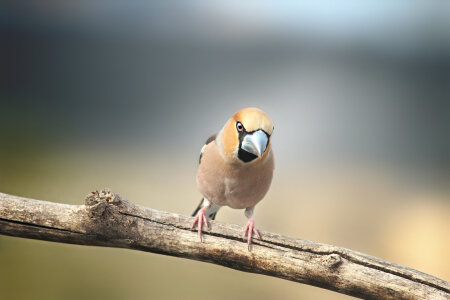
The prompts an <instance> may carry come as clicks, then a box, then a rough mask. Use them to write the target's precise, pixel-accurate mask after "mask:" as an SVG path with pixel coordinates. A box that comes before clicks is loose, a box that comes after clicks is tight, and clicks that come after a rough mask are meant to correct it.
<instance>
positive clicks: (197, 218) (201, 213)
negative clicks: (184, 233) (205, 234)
mask: <svg viewBox="0 0 450 300" xmlns="http://www.w3.org/2000/svg"><path fill="white" fill-rule="evenodd" d="M209 207H210V205H206V206H204V207H202V208H201V209H200V210H199V211H198V213H197V215H196V216H195V219H194V222H193V223H192V229H194V228H195V224H196V223H197V222H198V237H199V238H200V242H203V238H202V229H203V222H204V223H205V224H206V226H208V220H207V218H206V214H205V211H206V210H207V209H208V208H209Z"/></svg>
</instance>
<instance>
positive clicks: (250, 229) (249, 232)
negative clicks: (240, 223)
mask: <svg viewBox="0 0 450 300" xmlns="http://www.w3.org/2000/svg"><path fill="white" fill-rule="evenodd" d="M245 215H246V216H247V217H248V222H247V225H245V228H244V238H245V237H247V244H248V251H251V250H252V237H253V234H254V235H255V236H256V237H257V238H258V239H261V236H260V235H259V232H258V230H257V229H256V227H255V220H253V217H252V215H253V209H246V210H245Z"/></svg>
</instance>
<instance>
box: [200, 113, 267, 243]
mask: <svg viewBox="0 0 450 300" xmlns="http://www.w3.org/2000/svg"><path fill="white" fill-rule="evenodd" d="M273 129H274V127H273V122H272V120H271V119H270V117H269V116H268V115H267V114H266V113H265V112H263V111H262V110H260V109H257V108H244V109H241V110H239V111H238V112H236V113H235V114H234V115H233V116H232V117H231V118H230V119H229V120H228V121H227V123H226V124H225V126H224V127H223V128H222V129H221V130H220V131H219V133H218V134H215V135H212V136H211V137H209V138H208V140H207V141H206V143H205V145H204V146H203V148H202V150H201V153H200V161H199V166H198V169H197V187H198V189H199V190H200V192H201V193H202V195H203V199H202V200H201V201H200V204H199V205H198V207H197V209H196V210H195V211H194V213H193V214H192V216H195V219H194V222H193V224H192V228H195V225H196V224H197V226H198V235H199V237H200V240H201V241H202V229H203V225H206V226H208V219H212V220H214V218H215V217H216V213H217V211H218V210H219V209H220V207H222V206H224V205H227V206H229V207H231V208H235V209H245V216H246V217H247V218H248V222H247V225H246V226H245V229H244V238H245V237H247V242H248V248H249V250H251V244H252V236H253V234H255V236H256V237H258V238H259V239H261V237H260V235H259V233H258V231H257V230H256V228H255V222H254V220H253V210H254V208H255V205H256V204H257V203H258V202H259V201H261V199H262V198H263V197H264V196H265V194H266V193H267V191H268V190H269V187H270V183H271V182H272V174H273V169H274V159H273V153H272V149H271V146H270V137H271V135H272V132H273Z"/></svg>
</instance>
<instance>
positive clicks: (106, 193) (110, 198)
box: [85, 189, 126, 221]
mask: <svg viewBox="0 0 450 300" xmlns="http://www.w3.org/2000/svg"><path fill="white" fill-rule="evenodd" d="M125 202H126V200H125V199H122V198H121V197H120V195H119V194H116V193H114V192H113V191H111V190H110V189H103V190H101V191H100V192H99V191H93V192H91V193H90V194H89V195H87V196H86V199H85V204H86V206H87V207H88V208H89V216H90V217H91V218H95V219H98V221H100V220H101V219H105V218H107V219H109V218H111V217H112V215H115V214H117V208H118V206H120V205H123V204H125Z"/></svg>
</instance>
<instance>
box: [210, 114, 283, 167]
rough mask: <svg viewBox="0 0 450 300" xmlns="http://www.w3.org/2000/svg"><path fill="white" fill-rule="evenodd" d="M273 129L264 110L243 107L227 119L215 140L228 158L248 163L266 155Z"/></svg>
mask: <svg viewBox="0 0 450 300" xmlns="http://www.w3.org/2000/svg"><path fill="white" fill-rule="evenodd" d="M273 129H274V127H273V122H272V120H271V119H270V117H269V116H268V115H267V114H266V113H265V112H263V111H262V110H260V109H258V108H253V107H250V108H244V109H241V110H239V111H238V112H236V113H235V114H234V115H233V116H232V117H231V118H230V119H229V120H228V122H227V123H226V124H225V126H224V127H223V128H222V130H221V132H220V134H219V136H218V139H217V140H218V144H219V147H220V148H221V152H222V154H223V155H224V156H225V157H226V158H227V159H228V160H235V161H241V162H243V163H249V162H252V161H257V160H260V159H264V158H265V157H266V156H267V154H268V153H269V150H270V137H271V135H272V132H273Z"/></svg>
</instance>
